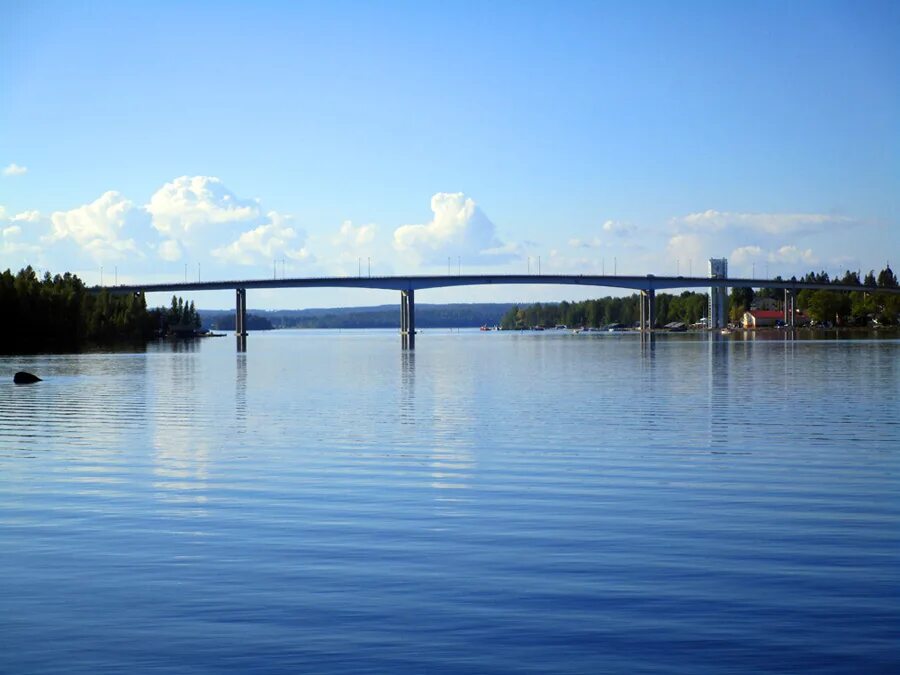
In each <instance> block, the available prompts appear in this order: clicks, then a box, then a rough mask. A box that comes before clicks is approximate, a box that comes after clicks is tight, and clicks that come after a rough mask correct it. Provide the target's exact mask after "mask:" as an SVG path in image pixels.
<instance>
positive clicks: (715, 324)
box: [708, 258, 728, 328]
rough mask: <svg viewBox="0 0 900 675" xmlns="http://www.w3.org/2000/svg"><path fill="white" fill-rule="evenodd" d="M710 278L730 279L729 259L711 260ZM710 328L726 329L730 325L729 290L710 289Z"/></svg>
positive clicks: (717, 287)
mask: <svg viewBox="0 0 900 675" xmlns="http://www.w3.org/2000/svg"><path fill="white" fill-rule="evenodd" d="M709 278H710V279H727V278H728V259H727V258H710V259H709ZM708 316H709V327H710V328H724V327H725V326H726V325H727V323H728V289H727V288H725V287H724V286H722V287H719V286H713V287H710V289H709V314H708Z"/></svg>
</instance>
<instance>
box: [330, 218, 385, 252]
mask: <svg viewBox="0 0 900 675" xmlns="http://www.w3.org/2000/svg"><path fill="white" fill-rule="evenodd" d="M375 230H376V227H375V225H374V224H373V223H369V224H368V225H360V226H359V227H353V223H352V222H350V221H349V220H345V221H344V222H343V223H341V229H340V230H339V231H338V234H337V236H336V237H335V238H334V239H333V240H332V243H333V244H334V245H335V246H339V247H341V248H350V249H358V248H363V247H364V246H368V245H369V244H371V243H372V241H374V239H375Z"/></svg>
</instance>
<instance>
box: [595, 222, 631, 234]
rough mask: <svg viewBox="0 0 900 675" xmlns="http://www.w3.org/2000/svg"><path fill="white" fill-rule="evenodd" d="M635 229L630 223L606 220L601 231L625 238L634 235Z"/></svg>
mask: <svg viewBox="0 0 900 675" xmlns="http://www.w3.org/2000/svg"><path fill="white" fill-rule="evenodd" d="M635 230H636V228H635V226H634V225H631V224H630V223H623V222H620V221H618V220H607V221H606V222H605V223H603V231H604V232H606V233H608V234H614V235H616V236H617V237H627V236H628V235H630V234H634V232H635Z"/></svg>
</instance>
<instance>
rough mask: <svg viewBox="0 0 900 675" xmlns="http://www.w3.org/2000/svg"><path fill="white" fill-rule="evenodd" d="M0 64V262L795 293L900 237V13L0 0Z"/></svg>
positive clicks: (839, 7) (816, 8) (880, 260)
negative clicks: (474, 276) (704, 277)
mask: <svg viewBox="0 0 900 675" xmlns="http://www.w3.org/2000/svg"><path fill="white" fill-rule="evenodd" d="M0 65H2V67H0V268H4V269H5V268H6V267H10V268H13V269H18V268H20V267H22V266H23V265H25V264H31V265H33V266H35V267H38V268H40V269H42V270H43V269H49V270H51V271H53V272H57V271H65V270H70V271H75V272H77V273H79V274H80V275H81V276H82V277H83V278H84V279H85V280H86V281H87V282H88V283H95V282H97V281H99V276H100V268H101V266H102V267H103V269H104V281H105V282H107V283H109V282H111V281H112V280H113V278H114V277H113V275H115V277H116V278H118V280H119V281H120V282H126V281H127V282H131V281H153V280H169V279H173V280H174V279H183V278H184V275H185V267H186V266H187V270H188V277H189V278H196V276H197V274H198V266H199V274H200V276H201V277H202V278H205V279H213V278H236V277H237V278H254V277H271V276H272V275H273V260H279V261H282V260H283V261H284V262H283V263H282V262H278V264H277V265H276V266H275V267H276V271H275V272H274V273H277V274H278V275H280V274H282V270H284V274H287V275H289V276H293V275H298V276H300V275H303V276H305V275H336V274H356V273H357V272H358V270H359V260H360V259H361V260H362V267H363V268H364V271H365V269H366V268H367V266H368V261H369V260H371V265H372V273H373V274H390V273H401V274H402V273H428V272H443V271H446V270H447V259H448V257H449V258H450V259H451V262H452V266H453V267H454V268H456V266H457V264H459V265H460V266H461V267H462V269H463V271H471V272H497V273H503V272H520V271H525V270H526V269H528V267H529V264H530V266H531V268H532V270H534V269H535V268H536V266H537V258H538V257H540V259H541V269H542V271H545V272H570V273H599V272H602V271H605V272H607V273H609V272H612V271H613V266H614V265H615V268H616V270H617V271H618V272H619V273H632V274H646V273H655V274H664V273H675V272H676V270H677V271H679V272H680V273H682V274H686V273H687V272H688V271H689V270H691V271H693V272H694V273H699V272H701V271H702V270H703V269H704V267H703V266H704V263H703V261H704V260H705V259H706V258H708V257H710V256H716V257H718V256H726V257H728V258H729V261H730V269H731V272H732V274H733V275H743V274H746V275H750V274H751V273H753V272H755V273H756V274H757V275H758V276H760V275H762V274H764V273H765V271H766V270H768V271H769V273H770V274H772V275H774V274H777V273H780V274H786V275H788V276H789V275H790V274H801V273H803V272H805V271H807V270H809V269H825V270H826V271H829V272H832V273H833V272H834V271H836V270H838V269H841V270H843V269H846V268H850V269H861V270H863V271H864V272H865V271H866V270H869V269H873V268H874V269H880V268H881V267H882V266H883V265H884V264H885V262H886V261H888V260H891V259H892V257H896V255H895V253H896V252H897V251H898V250H900V247H898V243H900V234H898V233H900V227H898V218H900V208H898V206H900V196H898V195H900V190H898V187H900V4H898V3H891V2H885V3H877V2H869V3H858V2H856V3H832V2H802V3H800V2H798V3H791V2H772V3H766V2H753V3H744V4H738V3H722V2H709V3H706V2H683V3H656V2H635V3H626V2H621V3H612V2H592V3H577V2H566V3H550V2H544V3H523V2H516V3H503V2H492V3H483V2H482V3H453V4H450V3H422V2H410V3H362V2H331V3H294V2H291V3H275V2H259V3H252V4H251V3H238V2H217V3H206V2H195V3H190V4H187V3H176V2H153V3H103V2H93V3H46V2H22V3H17V2H5V3H3V4H0ZM529 261H530V262H529ZM614 261H615V262H614ZM892 262H893V261H892ZM895 266H896V264H895ZM600 292H605V291H600ZM578 293H579V291H578V290H577V289H559V288H548V289H543V288H540V287H534V288H531V287H529V288H527V289H521V288H515V287H511V288H506V289H493V288H487V289H467V290H459V289H457V290H448V291H433V292H430V293H429V294H428V297H423V298H421V300H420V301H426V302H427V301H435V302H437V301H445V300H460V301H466V300H473V301H474V300H491V299H496V300H538V299H562V298H576V297H584V296H583V295H578ZM232 300H233V299H232V298H230V296H227V295H225V294H222V295H221V296H210V295H204V296H198V297H197V302H198V304H200V305H201V306H206V307H209V306H223V307H224V306H228V305H229V304H230V303H231V302H232ZM393 300H395V298H393V296H392V295H390V296H385V295H381V294H376V293H375V292H371V291H369V292H364V291H358V292H354V293H347V292H343V293H338V292H330V291H317V292H315V293H311V292H309V291H306V292H298V291H290V292H289V291H278V292H271V293H262V292H258V293H255V294H254V297H251V298H250V300H249V304H250V305H251V306H252V307H284V306H292V307H293V306H315V305H329V304H369V303H374V302H382V301H393Z"/></svg>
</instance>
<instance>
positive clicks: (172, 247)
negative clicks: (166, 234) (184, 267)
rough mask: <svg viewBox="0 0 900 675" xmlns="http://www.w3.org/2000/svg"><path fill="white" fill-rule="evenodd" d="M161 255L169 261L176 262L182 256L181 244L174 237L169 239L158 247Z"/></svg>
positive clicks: (157, 250) (158, 252)
mask: <svg viewBox="0 0 900 675" xmlns="http://www.w3.org/2000/svg"><path fill="white" fill-rule="evenodd" d="M156 252H157V254H159V257H160V258H162V259H163V260H165V261H167V262H174V261H176V260H178V259H179V258H180V257H181V246H179V245H178V242H177V241H175V240H174V239H167V240H166V241H164V242H163V243H161V244H160V245H159V248H157V249H156Z"/></svg>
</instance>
